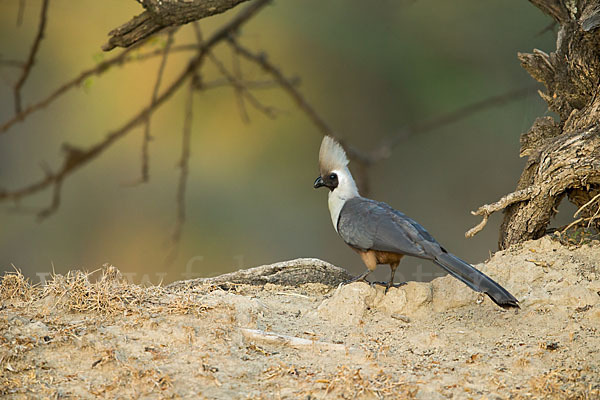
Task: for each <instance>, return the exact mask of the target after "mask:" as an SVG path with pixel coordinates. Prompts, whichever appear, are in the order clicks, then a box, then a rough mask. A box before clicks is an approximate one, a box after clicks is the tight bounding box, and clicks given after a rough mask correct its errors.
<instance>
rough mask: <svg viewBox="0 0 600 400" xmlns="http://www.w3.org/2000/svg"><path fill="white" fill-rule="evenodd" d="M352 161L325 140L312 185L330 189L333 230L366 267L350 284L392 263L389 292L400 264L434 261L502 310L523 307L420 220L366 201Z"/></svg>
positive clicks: (374, 201) (368, 200) (372, 201)
mask: <svg viewBox="0 0 600 400" xmlns="http://www.w3.org/2000/svg"><path fill="white" fill-rule="evenodd" d="M348 163H349V161H348V157H347V156H346V152H345V151H344V148H343V147H342V146H341V145H340V143H339V142H337V141H336V140H335V139H334V138H332V137H331V136H325V137H324V138H323V141H322V142H321V148H320V150H319V172H320V175H319V177H318V178H317V179H316V180H315V182H314V184H313V187H314V188H315V189H317V188H320V187H326V188H328V189H329V193H328V205H329V213H330V215H331V222H332V223H333V227H334V228H335V230H336V232H337V233H338V234H339V236H340V237H341V238H342V239H343V240H344V242H345V243H346V244H347V245H348V246H350V247H351V248H352V249H353V250H355V251H356V252H357V253H358V254H359V255H360V257H361V259H362V261H363V263H364V264H365V266H366V267H367V269H366V271H365V272H364V273H362V274H361V275H359V276H357V277H356V278H354V279H352V280H350V281H348V282H346V283H351V282H355V281H367V280H366V278H367V276H368V275H369V274H370V273H371V272H373V271H374V270H375V269H376V267H377V265H378V264H389V266H390V269H391V275H390V280H389V281H388V282H387V284H386V289H385V293H386V294H387V292H388V290H389V289H390V287H392V286H393V284H394V274H395V273H396V268H398V265H399V264H400V260H401V259H402V258H403V257H404V256H412V257H418V258H421V259H426V260H430V261H433V262H434V263H435V264H437V265H438V266H440V267H442V268H443V269H444V270H446V271H447V272H448V273H449V274H450V275H452V276H453V277H455V278H457V279H458V280H460V281H462V282H463V283H465V284H466V285H467V286H468V287H470V288H471V289H473V290H474V291H476V292H482V293H485V294H486V295H487V296H489V298H490V299H491V300H492V301H493V302H494V303H496V304H497V305H498V306H500V307H502V308H511V307H514V308H519V302H518V300H517V299H516V298H515V297H514V296H513V295H512V294H510V293H509V292H508V291H507V290H506V289H504V288H503V287H502V286H500V285H499V284H498V283H496V282H495V281H494V280H492V279H491V278H490V277H488V276H487V275H485V274H484V273H482V272H481V271H479V270H477V269H476V268H475V267H473V266H472V265H471V264H469V263H467V262H466V261H463V260H461V259H460V258H458V257H457V256H455V255H454V254H452V253H450V252H448V251H447V250H446V249H445V248H444V247H442V246H441V245H440V244H439V243H438V242H437V240H435V239H434V238H433V236H431V234H429V232H427V230H425V228H423V227H422V226H421V225H420V224H419V223H417V222H416V221H415V220H413V219H411V218H409V217H407V216H406V215H405V214H403V213H402V212H400V211H398V210H395V209H394V208H392V207H391V206H389V205H388V204H386V203H384V202H380V201H376V200H371V199H368V198H366V197H362V196H361V195H360V194H359V192H358V188H357V186H356V182H355V181H354V178H353V177H352V174H351V173H350V170H349V168H348Z"/></svg>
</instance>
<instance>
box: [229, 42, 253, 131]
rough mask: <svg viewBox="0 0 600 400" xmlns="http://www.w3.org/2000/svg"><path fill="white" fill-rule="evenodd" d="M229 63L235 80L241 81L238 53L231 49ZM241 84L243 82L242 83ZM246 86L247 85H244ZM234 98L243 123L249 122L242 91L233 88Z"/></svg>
mask: <svg viewBox="0 0 600 400" xmlns="http://www.w3.org/2000/svg"><path fill="white" fill-rule="evenodd" d="M231 63H232V65H233V76H235V79H236V81H237V82H240V83H241V82H242V80H243V79H244V78H243V76H242V67H241V65H240V57H239V55H238V53H237V52H236V51H235V50H233V49H232V52H231ZM242 85H243V84H242ZM244 87H246V88H247V86H244ZM235 94H236V96H235V98H236V100H237V105H238V109H239V110H240V115H241V117H242V121H243V122H245V123H249V122H250V117H249V116H248V110H246V103H245V102H244V96H242V91H241V90H239V89H237V88H235Z"/></svg>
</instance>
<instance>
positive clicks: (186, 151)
mask: <svg viewBox="0 0 600 400" xmlns="http://www.w3.org/2000/svg"><path fill="white" fill-rule="evenodd" d="M198 82H199V77H198V76H197V75H196V76H194V78H193V79H192V80H191V81H190V88H189V91H188V97H187V99H186V102H185V117H184V118H185V119H184V121H183V131H182V140H181V159H180V160H179V171H180V172H179V182H178V184H177V220H176V222H175V229H174V230H173V235H172V236H171V239H172V243H173V248H172V250H171V253H170V254H169V256H168V257H167V264H170V263H172V262H173V261H174V260H175V258H176V257H177V253H178V250H179V242H180V240H181V232H182V231H183V225H184V223H185V193H186V190H187V180H188V174H189V160H190V143H191V138H192V116H193V110H194V108H193V107H194V104H193V103H194V90H195V89H196V88H197V87H198Z"/></svg>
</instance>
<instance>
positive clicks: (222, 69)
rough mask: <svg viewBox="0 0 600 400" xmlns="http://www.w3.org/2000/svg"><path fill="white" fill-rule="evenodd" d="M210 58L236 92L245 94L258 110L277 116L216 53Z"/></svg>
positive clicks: (209, 55) (268, 115)
mask: <svg viewBox="0 0 600 400" xmlns="http://www.w3.org/2000/svg"><path fill="white" fill-rule="evenodd" d="M208 58H209V59H210V61H212V63H213V64H214V65H215V66H216V67H217V69H218V70H219V72H220V73H221V74H222V75H223V76H224V77H225V79H227V80H228V81H229V83H231V86H233V88H234V90H235V92H236V93H237V94H238V95H239V96H242V97H244V96H245V97H246V98H247V99H248V101H249V102H250V104H252V105H253V106H254V107H255V108H256V109H257V110H259V111H261V112H263V113H264V114H265V115H266V116H267V117H270V118H275V116H276V111H275V110H274V109H273V108H272V107H269V106H265V105H263V104H262V103H261V102H260V101H259V100H258V99H257V98H256V97H254V95H253V94H252V93H250V92H249V91H248V89H247V88H246V87H245V86H244V85H243V84H242V83H241V82H240V81H238V80H237V78H236V77H235V76H233V75H232V74H231V73H230V72H229V71H228V70H227V68H225V66H224V65H223V63H222V62H221V61H220V60H219V59H218V58H217V57H215V55H214V54H212V53H209V54H208ZM247 118H248V116H247V114H246V120H247Z"/></svg>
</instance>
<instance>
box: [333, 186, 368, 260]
mask: <svg viewBox="0 0 600 400" xmlns="http://www.w3.org/2000/svg"><path fill="white" fill-rule="evenodd" d="M362 200H367V199H363V198H361V197H356V198H353V199H349V200H346V203H344V206H343V207H342V209H341V211H340V216H339V217H338V222H337V231H338V233H339V235H340V236H341V237H342V239H344V242H346V243H347V244H348V245H350V246H352V247H354V248H357V249H359V250H369V249H370V248H372V247H373V240H374V239H375V237H376V234H377V226H376V225H374V224H373V223H372V221H373V218H374V217H375V216H374V214H376V208H377V204H375V203H374V202H369V201H362Z"/></svg>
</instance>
